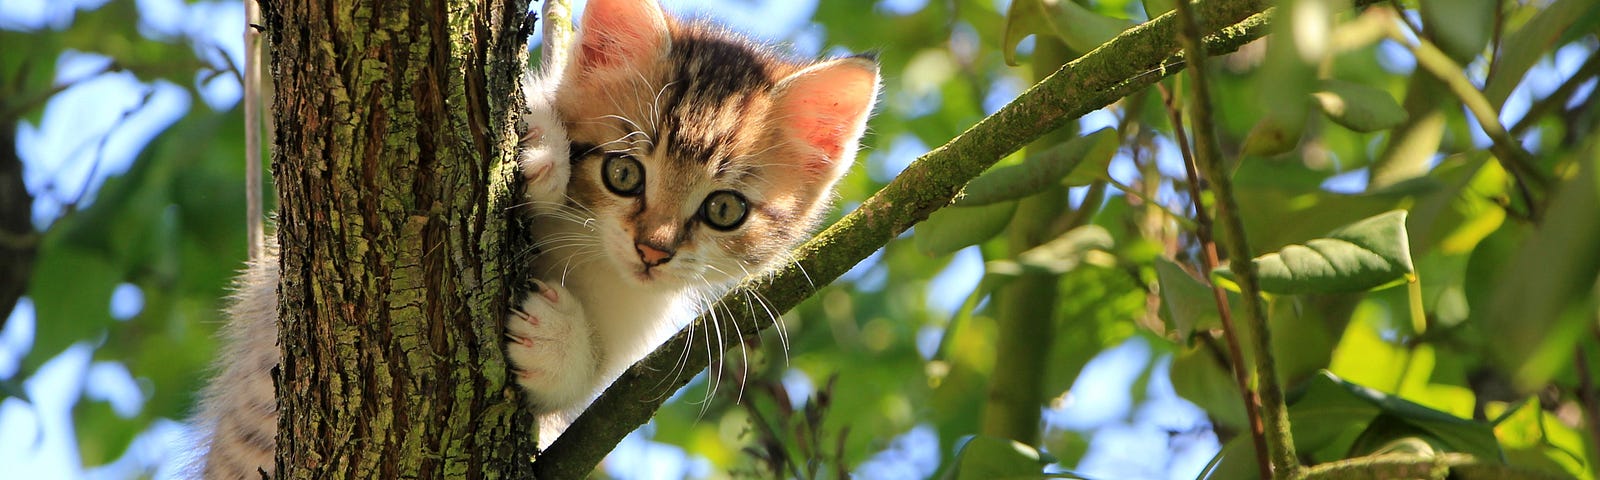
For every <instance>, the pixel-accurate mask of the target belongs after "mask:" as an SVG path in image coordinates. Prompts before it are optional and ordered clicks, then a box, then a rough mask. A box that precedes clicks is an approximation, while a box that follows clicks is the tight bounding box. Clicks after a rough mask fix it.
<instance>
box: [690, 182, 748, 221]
mask: <svg viewBox="0 0 1600 480" xmlns="http://www.w3.org/2000/svg"><path fill="white" fill-rule="evenodd" d="M749 212H750V207H749V205H748V204H746V203H745V200H744V196H743V195H739V192H735V191H732V190H718V191H715V192H711V194H710V195H706V201H705V203H702V204H700V218H702V219H704V220H705V222H706V224H707V225H710V226H711V228H715V229H717V230H722V231H728V230H733V229H735V228H739V225H742V224H744V218H745V216H746V215H747V214H748V213H749Z"/></svg>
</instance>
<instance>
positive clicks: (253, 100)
mask: <svg viewBox="0 0 1600 480" xmlns="http://www.w3.org/2000/svg"><path fill="white" fill-rule="evenodd" d="M244 12H245V13H244V15H245V26H244V75H242V78H241V80H243V83H244V202H245V209H244V215H245V220H244V222H245V223H244V225H245V251H246V252H248V258H249V259H250V260H252V261H254V260H256V259H258V258H261V253H262V252H261V251H262V248H263V245H264V242H265V235H264V233H263V232H262V230H263V226H262V212H261V210H262V206H261V32H259V31H257V30H256V29H255V28H252V27H251V25H259V24H260V23H261V6H260V5H258V4H257V3H256V0H244Z"/></svg>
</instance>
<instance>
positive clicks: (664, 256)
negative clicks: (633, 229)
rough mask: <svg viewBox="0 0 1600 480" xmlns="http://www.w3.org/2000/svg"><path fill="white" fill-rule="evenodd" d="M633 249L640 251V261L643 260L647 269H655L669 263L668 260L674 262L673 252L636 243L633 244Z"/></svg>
mask: <svg viewBox="0 0 1600 480" xmlns="http://www.w3.org/2000/svg"><path fill="white" fill-rule="evenodd" d="M633 248H634V249H635V250H638V251H639V259H640V260H643V261H644V264H645V266H647V267H654V266H656V265H660V264H663V263H667V260H672V252H671V251H668V250H662V249H659V248H656V247H652V246H650V245H649V244H645V243H635V244H633Z"/></svg>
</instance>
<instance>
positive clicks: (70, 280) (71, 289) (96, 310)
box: [24, 237, 123, 370]
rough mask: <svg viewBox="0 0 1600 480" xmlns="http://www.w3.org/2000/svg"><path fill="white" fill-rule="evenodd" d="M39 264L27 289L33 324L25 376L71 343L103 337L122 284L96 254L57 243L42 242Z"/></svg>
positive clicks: (119, 273)
mask: <svg viewBox="0 0 1600 480" xmlns="http://www.w3.org/2000/svg"><path fill="white" fill-rule="evenodd" d="M57 238H59V237H57ZM38 262H39V263H37V264H36V265H35V266H34V270H33V280H32V282H31V283H29V284H28V296H29V297H31V298H33V306H34V312H35V318H37V319H38V320H37V324H36V327H35V328H36V329H37V330H36V331H35V333H34V341H33V349H32V350H30V351H29V352H28V356H27V357H26V360H25V361H24V365H26V366H25V367H24V369H28V370H31V368H32V366H37V365H41V364H43V363H44V361H45V360H48V359H50V358H51V357H54V356H56V354H58V353H61V351H62V350H64V349H66V348H67V346H69V345H72V344H73V343H75V342H80V341H84V340H91V341H93V340H97V339H98V338H99V337H100V336H102V335H103V334H104V332H105V330H106V328H107V327H110V326H111V324H112V322H114V320H112V318H111V291H112V289H114V288H116V286H117V284H118V283H121V282H122V280H123V272H122V270H120V269H118V268H116V267H115V266H113V265H112V264H111V263H110V262H107V261H106V259H105V257H104V256H103V255H101V254H100V253H99V252H95V251H91V250H85V249H80V248H76V247H73V246H69V245H67V244H64V243H62V242H59V241H48V240H47V241H46V243H45V244H44V245H43V246H42V247H41V248H40V249H39V260H38Z"/></svg>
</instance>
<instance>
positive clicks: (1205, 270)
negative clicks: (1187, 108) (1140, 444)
mask: <svg viewBox="0 0 1600 480" xmlns="http://www.w3.org/2000/svg"><path fill="white" fill-rule="evenodd" d="M1161 100H1162V102H1163V103H1165V104H1166V107H1167V116H1168V118H1169V119H1170V121H1171V122H1172V135H1173V137H1175V138H1174V140H1176V143H1177V144H1178V150H1179V152H1180V153H1182V154H1183V160H1184V162H1183V166H1184V173H1185V174H1186V175H1188V177H1189V182H1188V183H1189V185H1188V186H1189V199H1190V203H1192V204H1193V205H1194V217H1195V223H1196V224H1198V226H1197V228H1195V237H1196V238H1199V239H1200V250H1201V251H1202V252H1203V253H1204V254H1203V255H1201V256H1200V278H1203V279H1205V280H1206V283H1208V284H1210V285H1211V298H1212V300H1213V301H1215V302H1216V303H1217V316H1218V318H1220V319H1221V320H1222V337H1223V340H1224V343H1227V344H1228V363H1230V364H1231V366H1232V367H1233V368H1232V370H1233V379H1234V383H1235V386H1236V387H1238V388H1239V395H1240V397H1241V399H1242V400H1243V401H1244V410H1245V416H1246V417H1248V418H1249V420H1250V439H1251V440H1252V443H1253V444H1254V445H1255V449H1256V463H1257V465H1259V466H1260V470H1261V478H1263V479H1268V478H1272V463H1271V462H1270V461H1269V459H1270V458H1271V457H1270V456H1269V455H1270V454H1271V450H1270V449H1269V448H1268V446H1267V436H1266V425H1265V424H1264V423H1263V422H1262V417H1261V397H1260V396H1259V395H1257V394H1256V391H1255V389H1253V388H1250V367H1249V366H1248V365H1245V361H1244V347H1243V346H1242V345H1241V344H1240V342H1239V334H1238V333H1237V332H1238V329H1237V328H1235V327H1234V326H1233V313H1232V310H1233V309H1232V308H1231V307H1230V306H1229V305H1228V294H1227V292H1225V291H1223V289H1222V286H1221V285H1217V284H1216V282H1212V281H1210V280H1211V272H1212V271H1213V270H1216V269H1217V265H1218V263H1220V262H1219V260H1218V258H1217V244H1216V242H1215V241H1214V240H1213V239H1212V236H1211V233H1212V224H1211V214H1210V213H1207V212H1206V208H1205V204H1204V203H1202V202H1201V201H1200V199H1201V198H1202V197H1201V196H1200V173H1199V171H1198V170H1197V168H1198V167H1197V166H1196V165H1195V159H1194V153H1193V151H1192V150H1191V149H1190V148H1189V134H1188V132H1186V131H1185V130H1184V128H1183V116H1182V113H1181V111H1180V109H1179V108H1178V106H1177V105H1176V102H1175V101H1174V99H1173V96H1172V92H1171V91H1169V90H1167V89H1166V87H1164V86H1163V87H1161Z"/></svg>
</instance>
